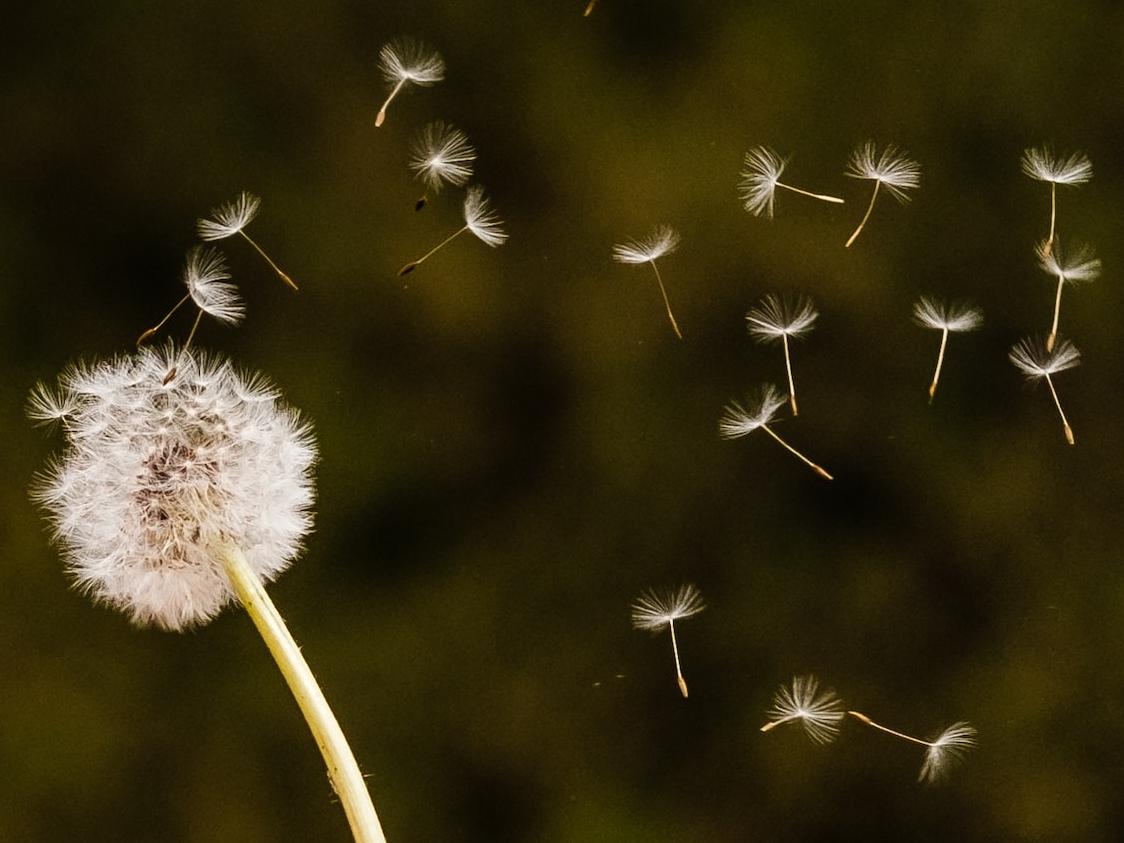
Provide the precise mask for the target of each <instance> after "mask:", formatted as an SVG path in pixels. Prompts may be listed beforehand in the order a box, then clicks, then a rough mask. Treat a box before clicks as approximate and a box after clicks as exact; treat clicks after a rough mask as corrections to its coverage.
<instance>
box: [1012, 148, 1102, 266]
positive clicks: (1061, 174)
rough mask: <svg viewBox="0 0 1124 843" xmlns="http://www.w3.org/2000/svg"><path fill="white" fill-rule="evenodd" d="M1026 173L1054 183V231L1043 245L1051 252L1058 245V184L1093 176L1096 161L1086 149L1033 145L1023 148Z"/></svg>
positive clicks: (1052, 210) (1052, 193)
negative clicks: (1063, 150) (1061, 152)
mask: <svg viewBox="0 0 1124 843" xmlns="http://www.w3.org/2000/svg"><path fill="white" fill-rule="evenodd" d="M1019 163H1020V164H1022V168H1023V173H1025V174H1026V175H1027V176H1029V177H1030V178H1032V179H1034V180H1036V181H1044V182H1049V183H1050V233H1049V235H1047V237H1046V240H1045V242H1044V243H1043V245H1042V248H1043V249H1044V250H1045V252H1046V253H1047V254H1049V253H1050V250H1051V249H1053V247H1054V233H1055V231H1056V228H1057V216H1058V185H1059V184H1068V185H1073V186H1075V187H1076V186H1077V185H1079V184H1085V182H1087V181H1089V180H1090V179H1091V178H1093V163H1092V162H1091V161H1090V160H1089V157H1088V156H1087V155H1085V153H1083V152H1072V153H1070V154H1069V155H1055V154H1054V152H1053V150H1051V149H1050V148H1049V147H1046V146H1039V147H1033V148H1031V149H1027V150H1025V151H1024V152H1023V154H1022V158H1021V159H1020V162H1019Z"/></svg>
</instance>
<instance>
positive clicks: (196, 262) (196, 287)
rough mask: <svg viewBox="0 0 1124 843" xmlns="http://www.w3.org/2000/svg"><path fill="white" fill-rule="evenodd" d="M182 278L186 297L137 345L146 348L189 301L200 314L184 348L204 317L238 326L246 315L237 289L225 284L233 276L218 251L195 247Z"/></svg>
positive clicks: (188, 256)
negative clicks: (145, 344) (148, 341)
mask: <svg viewBox="0 0 1124 843" xmlns="http://www.w3.org/2000/svg"><path fill="white" fill-rule="evenodd" d="M182 277H183V284H184V286H185V287H187V294H186V295H185V296H184V297H183V298H181V299H180V300H179V301H178V302H176V304H175V306H174V307H173V308H172V309H171V310H169V311H168V313H167V314H166V315H165V316H164V318H163V319H161V320H160V321H159V322H157V323H156V324H155V325H153V326H152V327H151V328H149V329H147V330H146V331H145V332H144V333H142V334H141V335H140V336H139V337H137V345H141V344H143V343H144V342H146V341H147V340H149V339H151V338H152V337H153V336H154V335H155V334H156V333H158V332H159V330H160V329H161V328H163V327H164V325H166V324H167V322H168V320H169V319H171V318H172V316H173V314H175V312H176V311H177V310H179V309H180V308H181V307H182V306H183V305H185V304H187V302H188V301H192V302H194V304H195V306H196V307H197V308H198V310H199V312H198V314H197V315H196V317H195V322H194V324H193V325H192V327H191V332H190V333H189V334H188V336H187V341H186V342H185V343H184V347H185V348H186V347H188V346H190V345H191V341H192V339H194V337H195V332H196V330H198V328H199V322H200V320H202V318H203V315H204V314H206V315H207V316H210V317H212V318H214V319H217V320H218V321H220V322H225V323H226V324H228V325H237V324H238V323H239V322H241V321H242V319H243V317H244V316H245V315H246V309H245V307H244V305H243V304H242V299H241V298H240V297H239V295H238V288H237V287H235V286H234V285H233V284H228V283H226V282H227V281H229V280H230V273H229V271H228V270H227V266H226V261H225V260H224V259H223V256H222V252H220V251H219V250H218V249H214V248H211V247H209V246H194V247H193V248H192V249H191V250H190V251H189V252H188V253H187V259H186V260H185V261H184V267H183V276H182Z"/></svg>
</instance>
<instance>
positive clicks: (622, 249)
mask: <svg viewBox="0 0 1124 843" xmlns="http://www.w3.org/2000/svg"><path fill="white" fill-rule="evenodd" d="M678 247H679V233H678V232H677V231H676V230H675V229H674V228H672V227H671V226H670V225H657V226H656V227H655V228H653V229H652V233H651V234H649V235H648V236H647V237H646V238H644V239H643V240H626V241H625V242H624V243H618V244H617V245H615V246H613V260H615V261H616V262H617V263H630V264H640V263H650V264H651V265H652V271H653V272H655V273H656V283H657V284H659V285H660V294H661V295H662V296H663V304H664V307H665V308H666V309H667V318H668V319H669V320H670V321H671V328H672V330H673V331H675V336H677V337H679V339H683V333H682V332H681V331H680V330H679V323H678V322H676V321H675V314H674V313H672V312H671V302H670V301H668V298H667V290H666V289H665V288H664V285H663V278H661V277H660V269H659V267H658V266H656V260H657V259H658V258H661V257H663V256H664V255H669V254H671V253H672V252H674V251H675V250H676V249H677V248H678Z"/></svg>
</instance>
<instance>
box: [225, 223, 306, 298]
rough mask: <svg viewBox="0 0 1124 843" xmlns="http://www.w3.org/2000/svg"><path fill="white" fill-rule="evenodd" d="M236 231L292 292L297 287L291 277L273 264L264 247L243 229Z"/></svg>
mask: <svg viewBox="0 0 1124 843" xmlns="http://www.w3.org/2000/svg"><path fill="white" fill-rule="evenodd" d="M238 233H239V234H241V235H242V236H243V237H245V238H246V242H247V243H249V244H250V245H251V246H253V247H254V248H255V249H257V251H258V254H259V255H261V256H262V257H263V258H265V262H266V263H268V264H269V265H270V266H271V267H273V271H274V272H276V273H277V274H278V276H280V278H281V280H282V281H284V282H285V283H286V284H288V285H289V286H290V287H292V288H293V290H294V292H295V291H296V290H298V289H299V288H298V287H297V285H296V284H295V283H294V282H293V279H292V278H290V277H289V276H288V275H287V274H285V273H284V272H283V271H282V270H281V267H279V266H278V265H277V264H275V263H274V262H273V258H271V257H270V256H269V255H267V254H266V253H265V249H263V248H262V247H261V246H259V245H258V244H257V243H255V242H254V240H253V238H251V237H250V235H249V234H247V233H246V232H245V231H243V230H241V229H240V230H239V231H238Z"/></svg>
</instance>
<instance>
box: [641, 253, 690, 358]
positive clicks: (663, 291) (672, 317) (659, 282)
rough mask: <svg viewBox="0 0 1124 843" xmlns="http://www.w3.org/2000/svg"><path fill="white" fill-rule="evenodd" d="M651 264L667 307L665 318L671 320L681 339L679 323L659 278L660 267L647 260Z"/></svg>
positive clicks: (676, 333)
mask: <svg viewBox="0 0 1124 843" xmlns="http://www.w3.org/2000/svg"><path fill="white" fill-rule="evenodd" d="M648 263H650V264H651V265H652V269H654V270H655V271H656V283H657V284H659V285H660V292H661V293H662V294H663V304H664V307H666V308H667V318H668V319H670V320H671V327H672V328H674V329H675V336H677V337H679V339H683V334H682V333H681V332H680V331H679V324H678V323H677V322H676V321H675V314H674V313H672V312H671V302H669V301H668V300H667V290H665V289H664V286H663V279H662V278H660V268H659V267H658V266H656V262H655V261H654V260H650V261H648Z"/></svg>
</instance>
